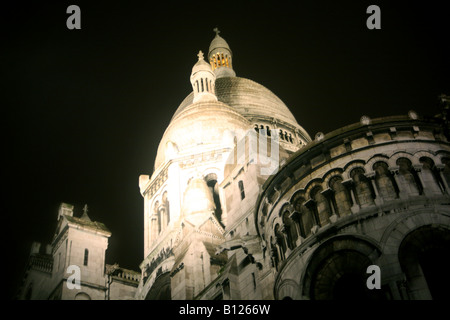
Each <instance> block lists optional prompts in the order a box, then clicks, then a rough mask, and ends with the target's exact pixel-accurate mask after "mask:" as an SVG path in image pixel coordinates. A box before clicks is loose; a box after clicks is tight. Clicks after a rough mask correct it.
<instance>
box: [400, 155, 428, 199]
mask: <svg viewBox="0 0 450 320" xmlns="http://www.w3.org/2000/svg"><path fill="white" fill-rule="evenodd" d="M395 164H396V165H397V166H398V174H397V181H398V185H399V186H398V187H399V190H400V192H403V193H404V194H406V195H408V196H418V195H419V194H422V192H423V186H422V184H421V183H420V179H419V177H418V175H417V172H416V170H415V169H414V168H413V162H412V161H411V158H410V157H403V156H402V157H397V159H396V162H395Z"/></svg>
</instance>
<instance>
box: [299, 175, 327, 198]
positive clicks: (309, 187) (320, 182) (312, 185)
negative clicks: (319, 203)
mask: <svg viewBox="0 0 450 320" xmlns="http://www.w3.org/2000/svg"><path fill="white" fill-rule="evenodd" d="M317 186H320V187H322V189H323V180H322V179H319V178H315V179H312V180H311V181H308V183H307V184H306V186H305V188H304V190H305V193H306V194H307V195H308V196H309V198H310V199H312V198H311V191H312V190H313V189H314V188H315V187H317Z"/></svg>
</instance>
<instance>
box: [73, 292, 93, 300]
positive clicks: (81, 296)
mask: <svg viewBox="0 0 450 320" xmlns="http://www.w3.org/2000/svg"><path fill="white" fill-rule="evenodd" d="M75 300H92V299H91V297H90V296H89V295H88V294H87V293H85V292H79V293H77V294H76V295H75Z"/></svg>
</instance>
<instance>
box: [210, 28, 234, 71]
mask: <svg viewBox="0 0 450 320" xmlns="http://www.w3.org/2000/svg"><path fill="white" fill-rule="evenodd" d="M214 32H215V33H216V36H215V37H214V39H213V40H212V41H211V44H210V46H209V53H208V59H209V63H210V64H211V67H212V70H213V71H214V73H215V75H216V78H224V77H235V76H236V72H234V70H233V54H232V52H231V49H230V47H229V46H228V43H227V42H226V41H225V39H224V38H222V37H221V36H219V33H220V31H219V29H217V28H214Z"/></svg>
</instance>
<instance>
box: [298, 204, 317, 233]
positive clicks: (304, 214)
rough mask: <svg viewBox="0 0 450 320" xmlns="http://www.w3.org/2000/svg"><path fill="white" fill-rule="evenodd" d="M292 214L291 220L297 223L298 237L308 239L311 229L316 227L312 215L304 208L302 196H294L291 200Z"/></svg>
mask: <svg viewBox="0 0 450 320" xmlns="http://www.w3.org/2000/svg"><path fill="white" fill-rule="evenodd" d="M292 202H293V205H294V210H295V212H294V214H293V215H292V219H293V220H294V221H295V222H297V224H298V226H299V230H300V235H301V236H302V237H303V238H306V237H308V236H309V235H310V234H311V229H312V228H313V227H314V225H316V220H315V217H314V213H313V212H312V211H311V210H310V209H309V208H308V207H306V206H305V198H304V197H302V196H296V197H295V198H294V199H293V200H292Z"/></svg>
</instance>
